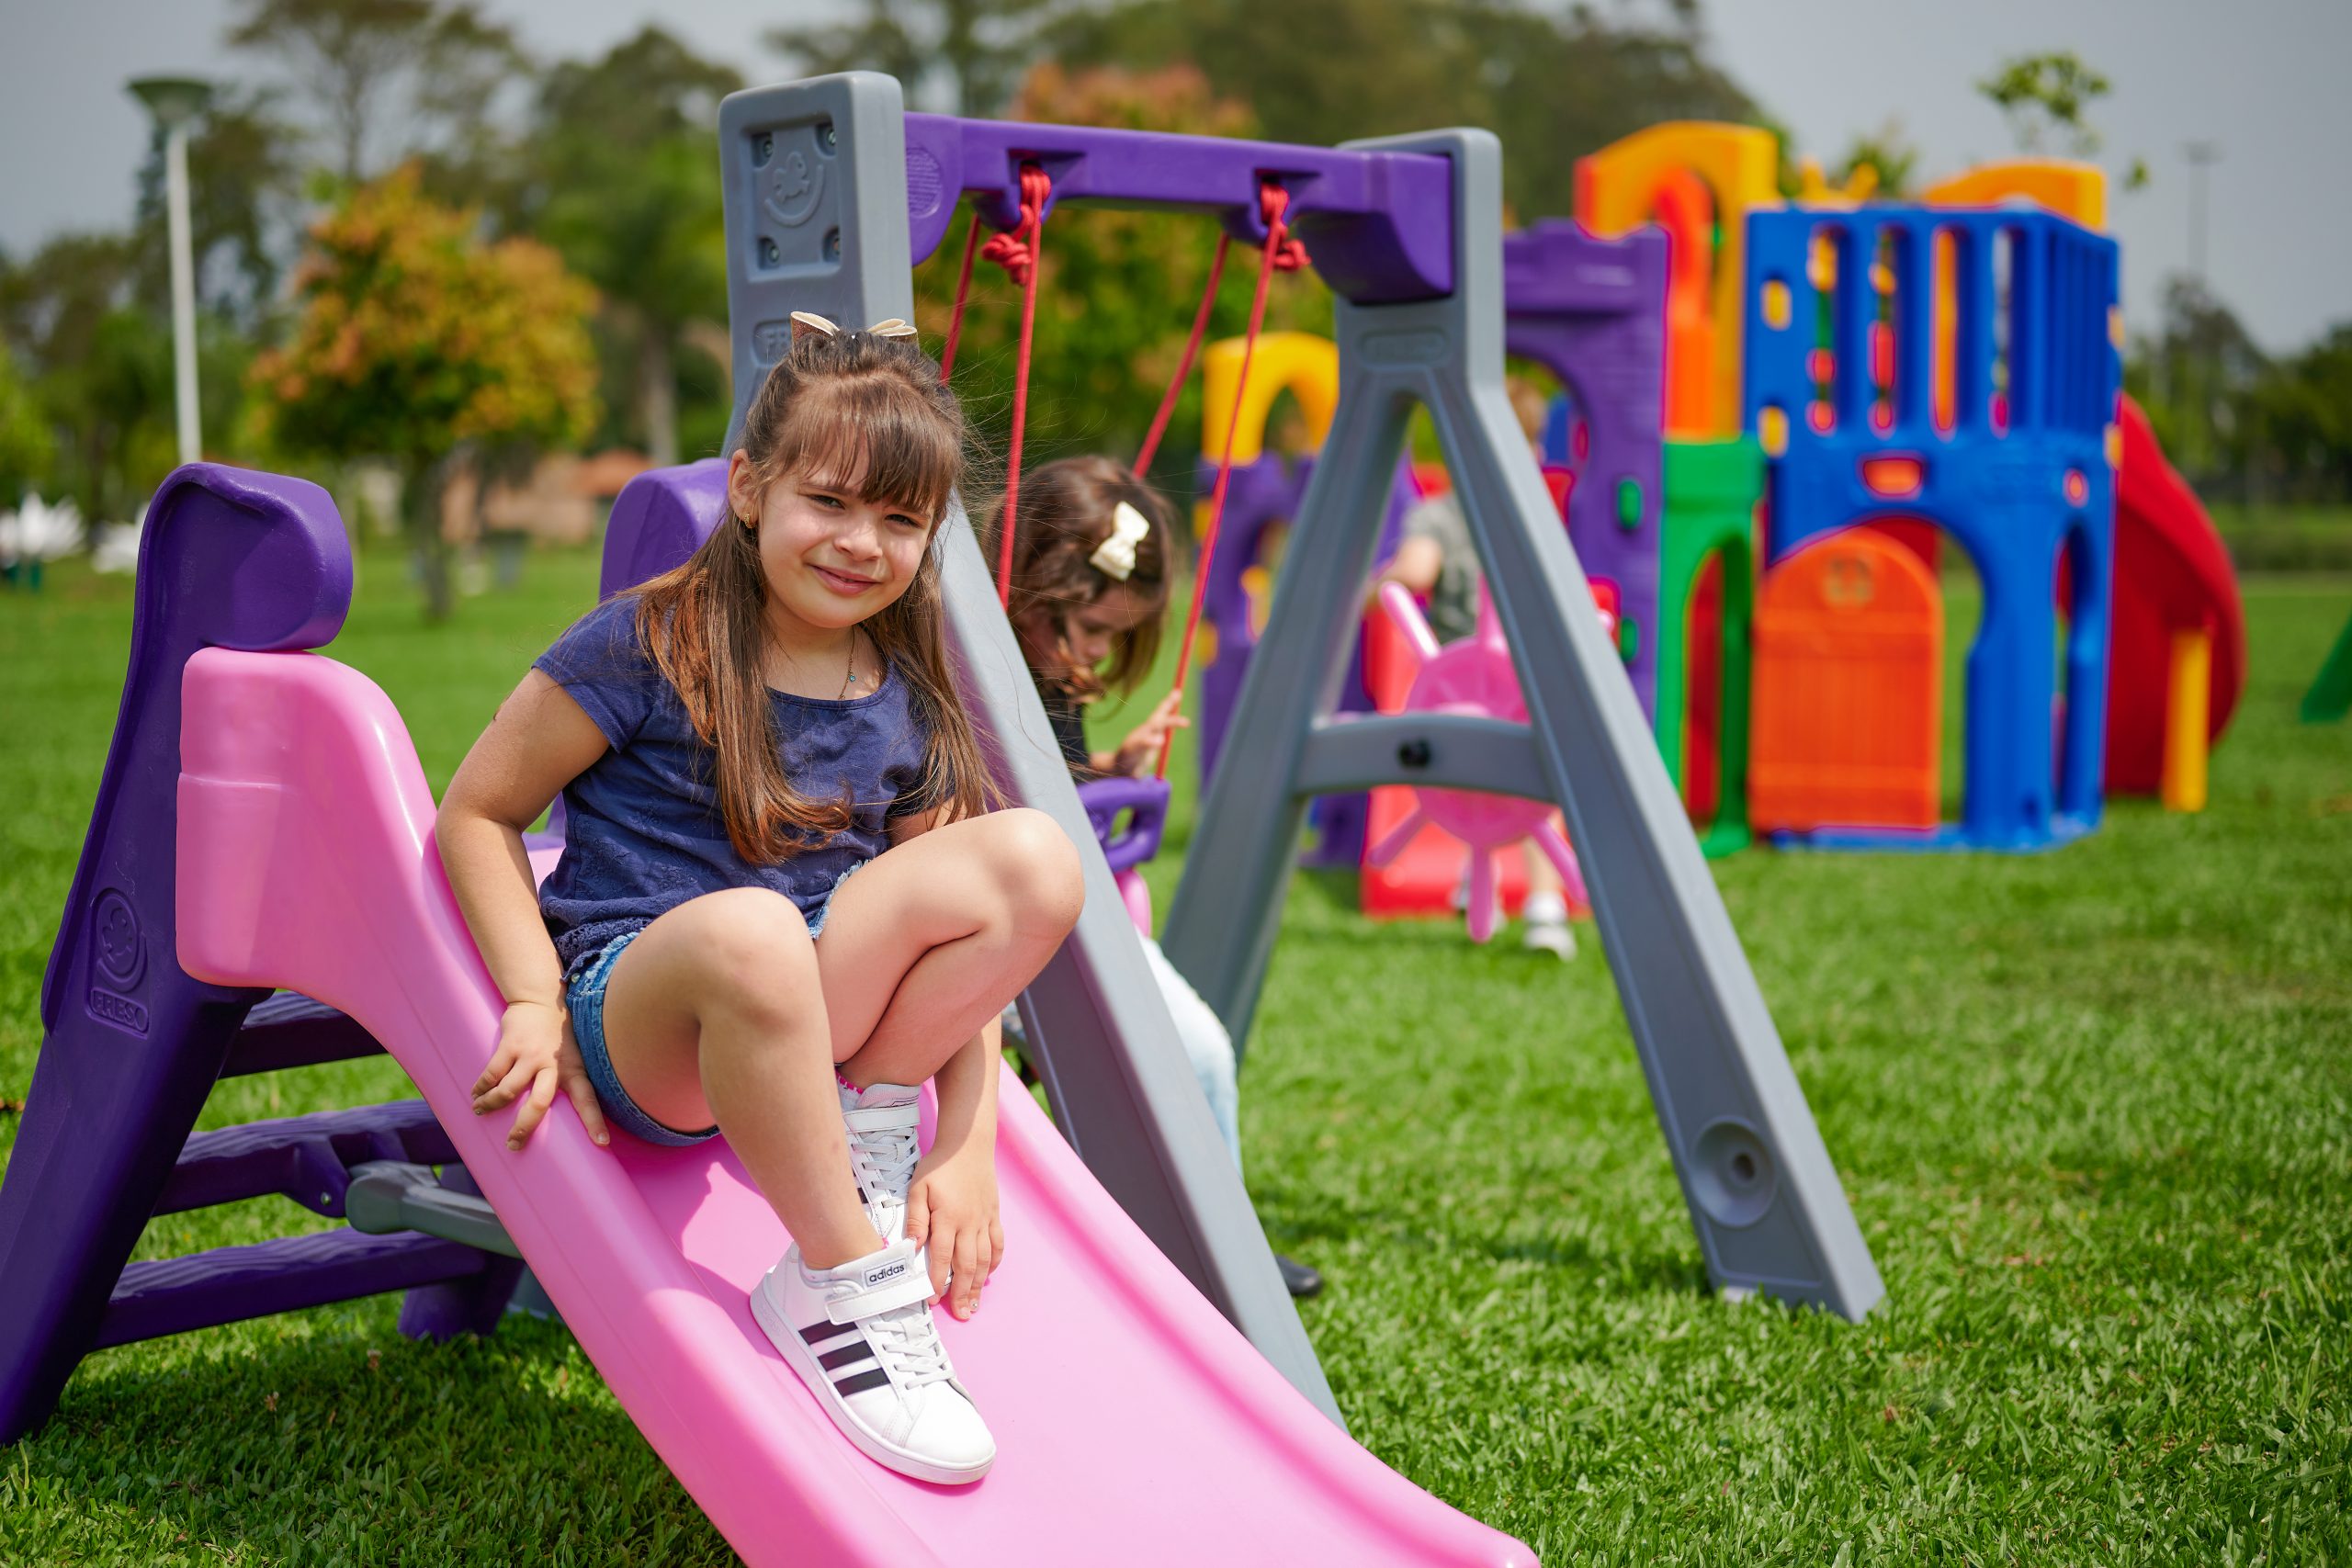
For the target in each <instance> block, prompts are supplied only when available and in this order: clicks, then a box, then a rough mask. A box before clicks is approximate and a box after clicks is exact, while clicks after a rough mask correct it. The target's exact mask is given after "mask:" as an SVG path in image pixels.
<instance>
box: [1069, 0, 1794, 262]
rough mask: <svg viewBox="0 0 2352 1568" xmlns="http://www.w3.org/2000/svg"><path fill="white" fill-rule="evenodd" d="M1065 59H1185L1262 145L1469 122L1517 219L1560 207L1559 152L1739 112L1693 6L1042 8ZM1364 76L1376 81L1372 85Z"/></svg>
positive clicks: (1747, 115)
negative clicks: (1669, 122) (1618, 13)
mask: <svg viewBox="0 0 2352 1568" xmlns="http://www.w3.org/2000/svg"><path fill="white" fill-rule="evenodd" d="M1048 38H1049V40H1050V42H1051V44H1052V46H1053V48H1054V51H1055V53H1056V55H1057V58H1058V59H1060V60H1062V61H1063V62H1066V63H1069V64H1071V65H1073V66H1075V65H1083V64H1117V65H1124V66H1126V67H1129V68H1131V69H1139V68H1143V67H1146V66H1148V65H1150V64H1153V63H1156V62H1163V61H1169V60H1180V61H1191V62H1194V63H1196V64H1197V65H1198V66H1199V67H1200V68H1201V70H1202V71H1203V72H1204V73H1206V75H1207V78H1208V81H1209V83H1210V84H1211V85H1212V86H1213V88H1214V89H1215V90H1216V92H1217V93H1218V94H1219V95H1221V96H1226V97H1229V98H1233V99H1237V100H1238V101H1239V102H1242V103H1245V104H1248V105H1249V106H1250V108H1251V110H1252V111H1253V112H1254V113H1255V114H1256V116H1257V118H1258V119H1259V121H1260V123H1261V125H1262V126H1263V127H1264V134H1266V135H1267V136H1270V137H1272V138H1274V139H1275V140H1277V141H1305V142H1316V143H1327V144H1328V143H1331V142H1337V141H1347V140H1350V139H1351V138H1355V137H1363V136H1377V135H1385V134H1388V133H1391V132H1397V131H1408V130H1428V129H1430V128H1431V127H1435V126H1447V125H1483V126H1487V127H1488V128H1490V129H1492V130H1494V131H1495V132H1496V133H1497V134H1498V136H1500V137H1501V138H1502V141H1503V145H1504V147H1505V148H1506V149H1507V155H1506V156H1505V158H1504V160H1503V182H1504V195H1505V197H1506V198H1507V199H1508V201H1509V202H1510V206H1511V208H1512V209H1513V211H1514V212H1515V213H1517V214H1519V215H1520V216H1521V217H1522V218H1526V219H1533V218H1539V217H1544V216H1548V215H1565V214H1566V213H1567V212H1569V211H1570V210H1571V209H1573V207H1574V205H1575V194H1576V193H1575V162H1576V160H1577V157H1579V156H1581V155H1582V154H1584V153H1586V152H1593V151H1595V150H1597V149H1599V148H1600V147H1602V146H1605V145H1607V144H1608V143H1609V142H1611V141H1615V140H1616V139H1617V138H1619V137H1621V136H1623V135H1626V134H1628V133H1629V132H1632V131H1634V130H1640V129H1642V128H1643V127H1644V126H1646V125H1651V124H1655V123H1657V121H1659V120H1664V119H1684V118H1689V119H1733V120H1752V119H1754V118H1756V116H1757V110H1756V107H1755V106H1754V104H1752V103H1751V102H1750V101H1749V100H1748V98H1747V95H1746V94H1745V93H1743V92H1741V91H1740V89H1739V88H1738V87H1737V85H1735V84H1734V83H1733V82H1732V81H1731V80H1730V78H1728V77H1727V76H1725V75H1724V73H1722V72H1721V71H1720V70H1719V69H1717V68H1716V67H1715V66H1714V65H1713V64H1712V63H1710V62H1708V60H1707V58H1706V51H1705V39H1704V35H1703V33H1702V31H1701V29H1700V27H1699V22H1698V14H1697V10H1696V7H1695V6H1689V5H1677V6H1669V7H1668V8H1667V11H1666V12H1665V14H1664V17H1663V18H1662V20H1661V21H1660V22H1659V23H1658V24H1657V25H1656V26H1645V25H1641V24H1639V23H1637V22H1630V21H1625V20H1623V19H1619V18H1616V17H1603V16H1602V15H1600V13H1599V11H1598V10H1597V9H1595V8H1591V7H1588V6H1573V7H1570V8H1568V9H1566V10H1565V11H1563V12H1560V13H1556V14H1555V13H1551V12H1544V11H1536V10H1532V9H1528V8H1526V7H1524V6H1520V5H1517V4H1513V3H1511V0H1291V3H1290V4H1287V5H1282V6H1267V5H1263V4H1261V3H1259V0H1121V3H1115V4H1113V5H1111V6H1108V7H1106V8H1103V9H1080V10H1077V11H1074V12H1071V13H1069V14H1067V15H1065V16H1063V17H1060V18H1058V19H1057V21H1056V23H1055V24H1054V26H1053V28H1051V29H1050V30H1049V33H1048ZM1375 86H1376V90H1374V87H1375Z"/></svg>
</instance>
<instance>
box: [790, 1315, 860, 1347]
mask: <svg viewBox="0 0 2352 1568" xmlns="http://www.w3.org/2000/svg"><path fill="white" fill-rule="evenodd" d="M856 1326H857V1325H855V1324H854V1323H835V1322H833V1321H831V1319H827V1320H826V1321H825V1322H823V1323H812V1324H810V1325H809V1326H808V1327H806V1328H804V1329H802V1330H801V1331H800V1337H801V1338H802V1339H804V1340H806V1341H807V1342H808V1343H809V1344H811V1345H822V1344H823V1343H824V1342H825V1341H826V1340H828V1339H838V1338H840V1337H842V1335H844V1334H847V1333H848V1332H849V1331H850V1330H851V1329H853V1328H855V1327H856Z"/></svg>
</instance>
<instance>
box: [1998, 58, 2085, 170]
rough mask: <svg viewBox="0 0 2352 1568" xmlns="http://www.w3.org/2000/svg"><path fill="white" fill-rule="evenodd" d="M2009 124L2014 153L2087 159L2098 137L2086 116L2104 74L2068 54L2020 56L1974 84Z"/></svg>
mask: <svg viewBox="0 0 2352 1568" xmlns="http://www.w3.org/2000/svg"><path fill="white" fill-rule="evenodd" d="M1976 90H1977V91H1978V92H1980V93H1982V94H1984V95H1985V96H1986V97H1987V98H1990V99H1991V100H1992V101H1993V103H1994V104H1995V106H1996V107H1998V108H1999V109H2000V111H2001V113H2002V114H2003V115H2004V116H2006V117H2007V119H2008V122H2009V133H2010V134H2011V135H2013V136H2015V137H2016V138H2017V142H2018V150H2019V151H2021V152H2030V153H2034V154H2036V155H2040V154H2041V153H2043V152H2049V151H2050V150H2051V146H2050V144H2051V143H2052V141H2055V142H2056V143H2057V144H2058V145H2057V151H2058V152H2061V153H2062V154H2063V155H2064V156H2066V157H2070V158H2087V157H2089V156H2090V155H2091V154H2092V153H2094V152H2098V149H2099V141H2100V138H2099V134H2098V130H2096V129H2094V128H2093V127H2092V125H2091V123H2090V121H2089V119H2088V118H2086V112H2085V111H2086V110H2087V109H2088V108H2089V107H2090V106H2091V105H2092V104H2094V103H2096V102H2098V100H2099V99H2101V98H2103V97H2105V96H2107V95H2108V91H2109V83H2108V80H2107V78H2106V77H2105V76H2103V75H2101V74H2100V73H2098V72H2096V71H2094V70H2092V69H2091V68H2090V67H2089V66H2087V65H2086V64H2084V63H2083V62H2082V60H2081V58H2080V57H2079V56H2077V55H2076V54H2075V51H2073V50H2070V49H2065V50H2057V51H2052V52H2051V53H2048V54H2021V55H2018V56H2017V57H2016V58H2015V59H2013V60H2007V61H2004V62H2002V63H2001V67H2000V69H1999V70H1997V71H1996V72H1994V73H1993V74H1992V75H1990V76H1987V77H1986V78H1985V79H1984V80H1983V81H1981V82H1979V83H1977V84H1976Z"/></svg>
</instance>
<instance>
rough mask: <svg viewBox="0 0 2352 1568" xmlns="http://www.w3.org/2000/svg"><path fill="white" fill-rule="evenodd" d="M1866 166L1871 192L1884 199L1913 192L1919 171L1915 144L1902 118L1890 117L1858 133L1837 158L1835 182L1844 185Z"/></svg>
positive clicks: (1899, 197) (1849, 185)
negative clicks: (1872, 128)
mask: <svg viewBox="0 0 2352 1568" xmlns="http://www.w3.org/2000/svg"><path fill="white" fill-rule="evenodd" d="M1864 169H1868V170H1869V171H1870V175H1869V176H1868V179H1869V185H1870V190H1871V194H1872V195H1874V196H1876V197H1878V198H1879V199H1881V200H1883V201H1901V200H1904V199H1906V198H1907V197H1910V196H1912V195H1913V194H1914V188H1913V187H1914V182H1915V181H1916V179H1917V175H1918V172H1919V147H1918V144H1917V142H1915V141H1912V140H1911V138H1910V137H1909V136H1908V135H1906V134H1905V132H1904V130H1903V122H1902V121H1901V120H1899V119H1893V118H1890V119H1889V120H1888V121H1887V122H1886V123H1885V124H1884V125H1883V126H1881V127H1879V129H1878V130H1874V131H1867V132H1863V133H1861V134H1859V135H1857V136H1856V137H1855V138H1854V140H1853V141H1851V142H1849V143H1848V144H1847V147H1846V152H1845V156H1843V157H1842V158H1840V159H1838V179H1837V183H1838V185H1839V186H1845V187H1847V188H1849V189H1850V188H1852V187H1853V186H1854V176H1855V175H1858V174H1860V172H1861V171H1862V170H1864Z"/></svg>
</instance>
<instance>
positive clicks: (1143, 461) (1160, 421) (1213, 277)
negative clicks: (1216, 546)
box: [1135, 232, 1233, 479]
mask: <svg viewBox="0 0 2352 1568" xmlns="http://www.w3.org/2000/svg"><path fill="white" fill-rule="evenodd" d="M1232 243H1233V236H1232V235H1230V234H1227V233H1223V232H1220V233H1219V234H1218V235H1217V237H1216V257H1215V258H1214V259H1213V260H1211V261H1210V263H1209V281H1208V286H1207V287H1206V288H1203V289H1202V290H1201V308H1200V309H1199V310H1196V311H1194V312H1193V335H1192V336H1191V337H1188V338H1186V339H1185V340H1184V357H1183V358H1182V360H1180V361H1178V362H1177V365H1176V375H1175V378H1174V379H1172V380H1170V382H1169V383H1168V392H1167V395H1166V396H1164V397H1162V398H1161V399H1160V400H1159V412H1158V413H1155V414H1153V415H1152V416H1151V431H1150V434H1147V435H1146V436H1145V437H1144V438H1143V449H1142V450H1141V451H1139V452H1137V453H1136V466H1135V476H1136V478H1137V479H1148V477H1149V475H1150V473H1151V459H1152V457H1153V455H1154V454H1156V453H1157V452H1158V451H1159V438H1160V437H1161V436H1162V435H1165V434H1168V421H1169V418H1170V416H1171V415H1172V414H1174V413H1175V412H1176V400H1177V399H1179V398H1181V397H1182V396H1183V395H1184V383H1185V382H1186V381H1187V380H1189V379H1190V378H1192V374H1193V355H1197V354H1199V353H1200V352H1201V338H1202V336H1203V334H1204V333H1207V331H1208V330H1209V312H1210V311H1211V310H1215V309H1216V289H1217V285H1218V284H1220V283H1222V282H1224V281H1225V253H1226V251H1227V249H1228V248H1229V247H1230V246H1231V245H1232Z"/></svg>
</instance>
